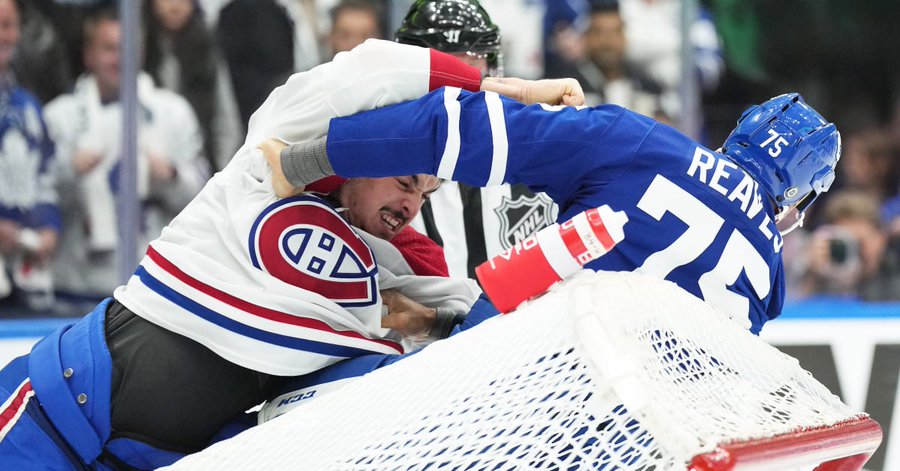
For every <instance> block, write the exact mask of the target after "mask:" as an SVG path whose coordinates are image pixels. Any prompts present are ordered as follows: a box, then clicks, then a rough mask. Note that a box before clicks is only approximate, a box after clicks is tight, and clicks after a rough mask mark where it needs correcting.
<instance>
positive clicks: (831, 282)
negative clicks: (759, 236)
mask: <svg viewBox="0 0 900 471" xmlns="http://www.w3.org/2000/svg"><path fill="white" fill-rule="evenodd" d="M822 219H823V222H824V224H823V225H822V226H820V227H818V228H817V229H815V230H814V231H812V233H810V234H809V236H808V241H807V243H806V244H804V245H805V247H806V248H805V250H803V251H802V252H800V253H797V254H795V257H794V260H793V261H794V263H795V268H799V269H800V270H799V271H800V272H801V273H800V283H799V284H796V285H795V286H797V287H798V288H797V291H796V292H795V293H794V294H795V295H796V296H797V297H804V296H808V295H816V294H820V295H837V296H849V297H865V298H869V297H874V296H876V295H877V293H873V292H872V289H873V287H874V286H876V285H873V284H872V283H871V282H872V281H873V280H875V279H876V278H877V277H878V275H879V270H880V269H881V263H882V259H883V256H884V253H885V249H886V246H887V237H886V235H885V232H884V231H883V227H882V221H881V213H880V209H879V201H878V199H876V198H875V197H874V196H872V195H871V194H868V193H865V192H862V191H857V190H843V191H840V192H837V193H835V194H834V196H832V197H831V198H830V199H829V200H828V201H827V203H826V205H825V207H824V211H823V213H822Z"/></svg>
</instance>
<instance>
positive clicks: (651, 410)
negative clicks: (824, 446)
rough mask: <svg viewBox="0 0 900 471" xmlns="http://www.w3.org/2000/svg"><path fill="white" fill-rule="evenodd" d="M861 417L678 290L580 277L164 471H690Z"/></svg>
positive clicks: (638, 279) (628, 277) (613, 276)
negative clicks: (719, 456) (724, 447)
mask: <svg viewBox="0 0 900 471" xmlns="http://www.w3.org/2000/svg"><path fill="white" fill-rule="evenodd" d="M858 415H860V414H858V413H856V412H854V411H852V410H850V409H849V408H848V407H847V406H846V405H844V404H843V403H842V402H841V401H840V400H839V399H838V398H837V397H835V396H834V395H832V394H831V393H830V392H829V391H828V390H827V389H826V388H825V387H824V386H822V385H821V384H820V383H819V382H817V381H816V380H815V379H814V378H813V377H812V376H811V375H810V374H809V373H807V372H806V371H804V370H803V369H801V368H800V366H799V365H798V363H797V361H796V360H795V359H793V358H791V357H789V356H787V355H784V354H782V353H781V352H779V351H778V350H776V349H775V348H773V347H771V346H769V345H767V344H766V343H764V342H763V341H762V340H760V339H759V338H757V337H755V336H753V335H752V334H750V333H749V332H747V331H746V330H744V329H743V328H741V327H740V326H738V325H737V324H736V323H734V322H732V321H730V320H728V319H727V318H725V317H724V316H723V315H721V314H720V313H718V312H716V311H714V310H713V309H712V308H711V307H709V306H708V305H707V304H705V303H703V302H701V301H699V300H698V299H696V298H694V297H693V296H691V295H689V294H688V293H686V292H684V291H683V290H681V289H680V288H678V287H677V286H675V285H674V284H672V283H669V282H664V281H659V280H656V279H653V278H649V277H645V276H642V275H637V274H632V273H602V272H600V273H594V272H588V271H585V272H583V273H581V274H579V275H578V276H576V277H574V278H573V279H571V280H569V281H567V282H566V283H563V284H560V285H558V286H557V287H555V288H554V289H553V290H551V292H549V293H547V294H546V295H544V296H543V297H541V298H539V299H537V300H534V301H532V302H531V303H529V304H527V305H524V306H522V307H520V308H519V309H518V310H517V311H515V312H514V313H512V314H509V315H506V316H502V317H498V318H495V319H491V320H488V321H486V322H485V323H483V324H481V325H480V326H478V327H476V328H474V329H472V330H469V331H467V332H464V333H462V334H460V335H457V336H455V337H451V338H450V339H447V340H444V341H440V342H437V343H435V344H433V345H431V346H429V347H428V348H426V349H425V350H423V351H422V352H420V353H418V354H416V355H413V356H412V357H410V358H407V359H404V360H403V361H400V362H398V363H395V364H393V365H391V366H389V367H386V368H382V369H380V370H377V371H375V372H373V373H371V374H369V375H367V376H365V377H363V378H362V379H360V380H358V381H355V382H352V383H350V384H349V385H347V386H345V387H344V388H342V389H340V390H339V391H337V392H334V393H332V394H330V395H326V396H324V397H322V398H319V399H315V400H313V401H311V402H310V403H309V404H306V405H302V406H300V407H298V408H297V409H295V410H293V411H291V412H290V413H288V414H286V415H284V416H282V417H279V418H277V419H275V420H273V421H271V422H268V423H266V424H263V425H261V426H258V427H255V428H253V429H251V430H249V431H247V432H245V433H243V434H241V435H239V436H237V437H235V438H233V439H231V440H228V441H225V442H222V443H220V444H217V445H215V446H213V447H211V448H209V449H207V450H205V451H203V452H201V453H198V454H195V455H192V456H189V457H187V458H185V459H184V460H182V461H180V462H178V463H176V464H175V465H174V466H173V467H172V468H171V469H240V470H248V469H266V470H271V469H310V470H326V469H342V470H343V469H346V470H351V469H352V470H388V469H403V470H408V469H409V470H425V469H429V470H438V469H479V470H480V469H491V470H513V469H562V470H576V469H582V470H597V469H640V470H662V469H684V467H685V464H686V463H687V462H689V461H690V459H691V458H692V457H693V456H694V455H697V454H699V453H702V452H707V451H710V450H712V449H713V448H715V446H716V445H717V444H721V443H727V442H732V441H736V440H747V439H752V438H761V437H771V436H774V435H778V434H782V433H787V432H792V431H798V430H802V429H807V428H810V427H815V426H822V425H830V424H834V423H838V422H841V421H844V420H847V419H850V418H853V417H856V416H858Z"/></svg>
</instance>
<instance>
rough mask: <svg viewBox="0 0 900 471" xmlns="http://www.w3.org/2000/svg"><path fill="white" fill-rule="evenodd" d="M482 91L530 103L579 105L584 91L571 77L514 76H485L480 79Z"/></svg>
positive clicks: (581, 102)
mask: <svg viewBox="0 0 900 471" xmlns="http://www.w3.org/2000/svg"><path fill="white" fill-rule="evenodd" d="M481 89H482V90H483V91H491V92H497V93H499V94H500V95H503V96H505V97H509V98H512V99H514V100H517V101H520V102H522V103H525V104H526V105H532V104H535V103H547V104H550V105H566V106H581V105H583V104H584V91H583V90H582V89H581V84H579V83H578V81H577V80H575V79H572V78H562V79H542V80H524V79H520V78H515V77H502V78H501V77H485V78H484V79H483V80H482V81H481Z"/></svg>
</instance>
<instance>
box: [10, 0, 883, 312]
mask: <svg viewBox="0 0 900 471" xmlns="http://www.w3.org/2000/svg"><path fill="white" fill-rule="evenodd" d="M116 3H117V2H116V1H114V0H66V1H62V0H0V111H2V113H0V318H8V317H20V316H23V315H28V314H34V315H71V316H80V315H82V314H84V312H87V310H89V309H90V308H91V307H92V306H93V305H94V304H96V303H97V301H98V300H99V299H100V298H102V297H103V296H105V295H106V294H108V293H111V292H112V290H113V289H114V288H115V287H116V286H117V285H118V284H120V283H121V282H122V281H123V280H120V279H117V277H118V272H117V270H116V266H117V265H116V264H117V257H118V256H119V254H118V252H117V246H118V242H117V240H118V233H117V217H116V210H115V209H116V195H117V191H118V189H117V186H118V172H119V168H120V157H121V154H122V151H121V147H122V144H121V142H119V141H120V132H119V129H120V127H121V124H120V123H121V106H120V104H119V88H120V84H119V65H120V60H121V57H120V55H121V52H120V46H119V44H120V39H121V36H122V35H123V34H134V32H126V31H122V29H121V26H120V23H119V21H118V17H117V15H118V10H117V9H116V6H117V5H116ZM411 3H412V0H143V4H142V9H141V16H142V22H141V25H142V30H141V32H140V35H141V46H142V47H141V51H142V60H141V64H142V69H143V71H142V72H141V73H140V74H139V76H138V86H137V90H138V101H139V105H140V106H139V116H138V119H137V121H138V128H139V138H138V184H137V186H138V188H137V194H138V195H139V197H140V208H141V215H140V219H139V220H140V225H141V227H140V230H139V232H140V234H141V237H142V241H141V244H143V245H140V247H139V249H140V251H141V253H143V251H144V250H145V248H146V243H147V242H148V241H149V240H150V239H152V238H154V237H156V235H158V233H159V232H160V230H162V228H163V227H164V226H165V225H166V224H167V222H168V221H169V220H170V219H171V218H172V217H173V216H174V215H175V214H177V213H178V212H179V211H180V210H181V209H182V208H183V207H184V205H186V204H187V202H188V201H190V200H191V198H192V197H193V196H194V195H195V194H196V193H197V192H198V191H199V190H200V189H201V188H202V186H203V184H204V183H205V181H206V180H207V179H208V178H209V176H210V175H212V174H213V173H215V172H216V171H217V170H219V169H221V168H222V167H223V166H224V165H226V164H227V162H228V160H229V158H230V157H231V156H232V155H233V153H234V151H235V150H237V148H238V147H239V146H240V145H241V144H242V143H243V139H244V135H245V133H246V128H247V122H248V120H249V119H250V116H251V115H252V113H253V111H254V110H255V109H256V108H257V107H259V105H260V104H262V102H263V100H265V98H266V97H267V96H268V94H269V92H271V90H272V89H273V88H274V87H276V86H278V85H280V84H281V83H283V82H284V81H285V80H286V79H287V77H288V76H290V75H291V74H293V73H296V72H302V71H304V70H307V69H309V68H311V67H313V66H315V65H317V64H319V63H321V62H324V61H328V60H330V59H331V58H332V57H333V56H334V55H335V54H337V53H339V52H341V51H345V50H349V49H351V48H352V47H354V46H356V45H357V44H360V43H361V42H363V41H364V40H365V39H367V38H386V39H392V32H393V31H394V30H395V29H396V26H397V25H398V24H399V21H400V20H401V19H402V18H403V16H404V14H405V13H406V11H407V10H408V8H409V6H410V4H411ZM481 3H482V5H483V6H484V7H485V8H486V9H487V11H489V12H490V14H491V16H492V17H493V18H494V20H495V21H496V23H497V24H498V25H499V27H500V29H501V30H502V31H503V35H502V36H503V55H504V61H503V64H504V67H505V70H504V73H505V75H507V76H517V77H522V78H540V77H563V76H568V77H575V78H577V79H578V80H579V81H580V82H581V84H582V86H583V88H584V90H585V92H586V96H587V99H588V104H589V105H600V104H605V103H613V104H618V105H621V106H624V107H627V108H630V109H633V110H635V111H638V112H640V113H643V114H646V115H648V116H652V117H654V118H656V119H658V120H660V121H662V122H664V123H668V124H672V125H675V126H678V125H679V123H681V122H682V119H683V118H684V113H686V112H687V110H690V109H692V108H691V106H689V105H690V104H689V103H683V102H682V100H683V99H684V97H685V96H690V95H685V94H683V93H682V91H683V85H684V84H683V80H684V77H685V76H690V77H693V78H694V79H695V80H696V83H694V84H693V85H695V86H696V90H698V91H699V93H698V94H697V95H696V96H697V98H698V99H699V100H702V101H701V103H699V104H698V105H700V106H699V109H701V110H702V111H703V114H702V116H703V119H704V121H703V122H704V125H703V127H702V134H703V136H702V137H703V139H701V140H702V141H704V142H722V141H723V140H724V139H723V138H724V136H723V135H720V134H717V133H721V131H720V130H722V129H731V127H733V124H734V123H733V121H732V119H733V116H735V115H736V113H735V112H734V111H733V108H741V109H742V108H743V107H744V106H745V104H746V103H755V102H759V101H760V100H762V99H764V98H767V97H769V96H772V95H775V94H778V93H781V92H787V91H800V92H801V93H803V94H804V95H805V96H806V98H807V100H808V101H810V102H811V103H814V104H815V105H816V107H817V108H819V107H821V108H822V109H823V114H824V115H825V116H826V117H828V118H830V119H832V120H833V121H835V122H836V123H837V124H838V128H839V129H840V130H841V131H842V134H843V145H844V148H843V154H842V155H843V157H842V159H841V162H840V164H839V166H838V171H837V173H838V176H837V180H836V182H835V186H834V188H833V189H832V191H831V192H829V193H827V194H826V195H825V196H824V197H822V201H820V202H819V203H817V205H816V206H817V207H814V208H813V209H812V210H811V214H810V217H809V218H808V219H809V220H808V221H807V224H806V226H805V227H804V228H803V229H801V230H799V231H797V232H796V233H795V234H792V235H791V236H789V237H786V238H785V247H784V251H785V252H784V253H785V271H786V274H787V288H788V293H789V294H788V298H789V299H791V300H801V299H804V298H808V297H811V296H817V295H829V296H831V295H837V296H848V297H854V298H860V299H864V300H876V301H883V300H898V299H900V185H898V183H900V165H898V161H900V81H898V80H897V79H898V78H900V73H897V71H896V70H893V69H892V68H891V66H883V69H877V68H876V70H872V67H875V66H871V64H870V63H869V62H865V60H864V59H862V58H859V57H854V56H850V55H846V54H845V55H841V53H840V51H837V52H833V53H832V55H831V56H829V57H831V58H832V59H835V60H837V59H840V60H846V61H849V62H850V63H851V66H850V68H858V69H859V71H860V74H863V75H865V76H866V80H864V81H861V85H862V89H860V88H859V87H858V88H856V89H854V90H848V91H847V92H846V94H845V95H840V94H838V92H839V91H840V90H839V89H840V88H841V87H844V89H848V88H850V87H848V84H849V80H850V79H849V78H848V76H852V73H853V72H856V71H855V70H854V71H849V72H846V73H845V72H844V71H837V72H836V70H837V69H835V68H836V67H838V64H834V63H833V62H834V61H832V62H831V63H828V64H826V65H825V66H819V65H817V66H816V67H819V68H816V67H812V66H810V67H807V68H805V69H802V67H803V60H806V61H807V62H809V63H810V64H813V63H815V64H819V63H820V62H828V61H814V60H813V59H812V58H811V57H810V55H811V54H813V53H814V52H812V53H810V52H806V53H803V54H802V57H801V58H802V59H803V60H798V61H796V62H794V63H791V64H790V65H792V66H794V69H792V70H796V71H797V72H796V73H797V74H798V75H797V76H796V80H792V76H791V75H790V73H785V74H779V73H778V71H779V67H784V68H787V67H788V65H786V64H787V63H788V59H787V58H786V57H783V56H780V55H772V54H773V52H772V51H771V49H773V48H771V47H767V46H768V45H769V43H767V42H766V41H767V40H772V41H774V40H778V41H782V44H791V47H789V48H787V49H788V50H787V51H784V52H785V55H787V54H788V53H792V52H798V51H799V52H804V46H807V47H808V50H810V51H817V50H820V49H821V50H825V51H828V47H827V46H826V45H823V41H826V40H825V39H823V37H822V33H821V32H820V31H818V29H821V28H824V27H825V26H824V25H825V23H824V22H827V21H828V18H824V17H823V16H822V14H811V15H810V21H808V22H807V24H806V25H805V26H806V29H805V30H804V31H806V33H807V36H800V35H799V33H798V34H797V35H796V37H790V38H774V39H773V38H769V37H768V36H766V31H767V30H766V29H765V24H764V23H765V21H763V20H762V19H760V18H768V16H765V17H762V16H761V15H762V12H763V11H764V7H765V5H766V4H768V3H770V2H759V3H760V5H759V6H756V7H754V6H753V5H748V4H746V3H747V2H734V1H728V0H706V1H702V2H700V5H699V11H698V12H697V13H698V14H697V15H696V19H694V20H693V22H692V24H691V25H690V26H689V30H688V31H689V34H687V35H683V34H682V31H683V28H682V23H681V22H682V2H681V1H680V0H482V1H481ZM749 3H753V2H749ZM832 3H834V2H822V4H823V5H826V4H827V5H831V4H832ZM819 8H824V7H817V8H816V11H818V10H819ZM814 13H815V12H814ZM843 13H845V15H844V16H843V20H844V21H843V22H842V23H841V24H842V25H843V28H845V29H847V30H848V31H847V32H852V31H851V30H852V28H853V26H852V25H854V24H856V23H857V22H859V24H860V25H862V24H866V23H864V21H866V19H867V18H869V17H870V16H871V13H872V12H871V11H870V10H867V9H866V7H865V6H864V5H857V6H855V7H852V8H850V11H847V12H843ZM781 16H782V17H786V16H789V15H781ZM883 17H891V16H890V15H885V16H883ZM848 25H850V26H848ZM773 29H775V30H778V29H777V28H773ZM786 30H790V31H793V29H790V28H782V29H780V31H786ZM861 31H862V30H858V31H857V32H858V33H860V34H861ZM878 31H880V30H877V28H876V30H875V31H872V34H873V35H877V34H878ZM683 37H686V38H689V41H690V42H691V44H690V46H691V51H692V54H691V57H692V58H693V64H692V66H693V69H692V71H691V72H692V73H691V74H684V73H683V72H684V71H682V70H681V66H682V62H683V55H682V47H681V43H682V38H683ZM847 37H851V36H847ZM784 41H789V42H788V43H784ZM828 41H833V39H829V40H827V41H826V42H828ZM856 41H857V42H860V41H863V40H860V39H857V40H856ZM873 41H874V42H873V44H876V45H878V44H880V43H878V42H877V39H876V40H873ZM883 43H884V44H885V45H887V44H890V43H891V41H890V40H889V39H886V40H885V41H883ZM856 45H857V46H859V45H860V44H856ZM850 46H852V44H851V45H850ZM850 46H848V47H850ZM799 52H798V54H799ZM870 52H871V55H872V56H873V57H874V59H872V60H873V61H874V62H873V63H874V64H876V65H879V64H888V63H894V64H896V63H900V61H892V60H891V56H887V55H886V54H887V53H886V52H884V50H883V49H880V48H879V47H875V46H873V47H872V48H871V50H870ZM798 57H799V56H798ZM879 61H880V62H879ZM870 66H871V67H870ZM801 72H802V73H801ZM791 73H793V72H791ZM875 73H879V74H880V75H881V77H882V81H881V82H876V81H874V80H873V79H871V77H869V76H870V75H872V74H875ZM822 102H825V103H826V104H824V105H823V104H822ZM891 103H897V106H895V107H892V106H891ZM739 112H740V109H738V110H737V113H739ZM719 116H727V117H728V121H727V122H723V121H724V120H722V119H719Z"/></svg>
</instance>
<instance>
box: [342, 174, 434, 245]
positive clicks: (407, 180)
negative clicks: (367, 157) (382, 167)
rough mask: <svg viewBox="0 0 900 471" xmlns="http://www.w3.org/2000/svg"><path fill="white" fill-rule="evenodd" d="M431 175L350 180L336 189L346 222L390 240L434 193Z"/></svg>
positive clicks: (407, 223)
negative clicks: (344, 209) (345, 209)
mask: <svg viewBox="0 0 900 471" xmlns="http://www.w3.org/2000/svg"><path fill="white" fill-rule="evenodd" d="M439 185H440V180H439V179H438V178H437V177H435V176H432V175H412V176H405V177H385V178H351V179H350V180H347V182H346V183H344V184H343V185H341V187H340V188H339V189H338V199H339V201H340V204H341V206H343V207H345V208H347V211H346V212H345V213H344V214H345V216H346V217H347V220H348V221H349V222H350V224H352V225H353V226H356V227H358V228H360V229H362V230H364V231H366V232H368V233H370V234H372V235H374V236H376V237H379V238H382V239H385V240H391V239H392V238H394V236H396V235H397V234H398V233H400V231H401V230H403V228H404V227H406V226H407V225H409V222H410V221H412V219H413V218H414V217H416V215H417V214H419V210H420V209H421V208H422V204H423V203H424V202H425V201H426V200H427V199H428V197H429V196H430V195H431V194H432V193H433V192H434V191H435V190H437V188H438V186H439Z"/></svg>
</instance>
